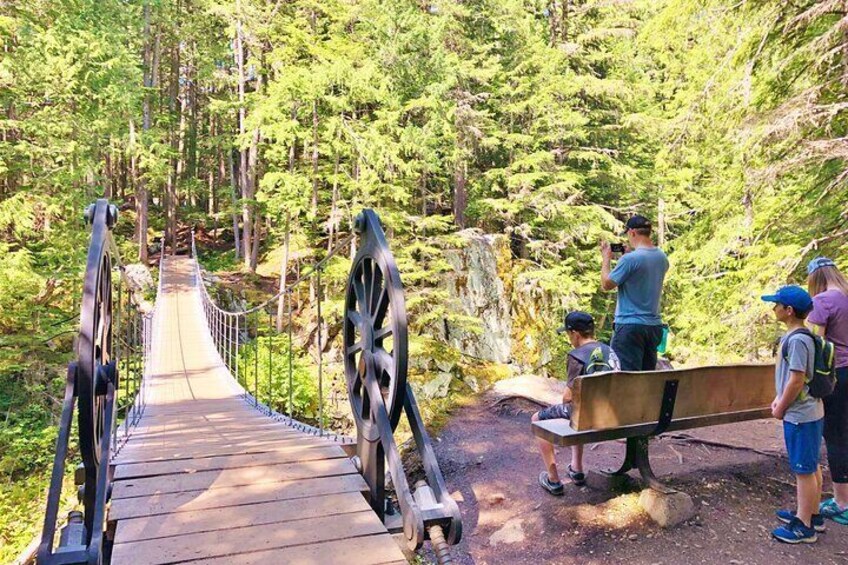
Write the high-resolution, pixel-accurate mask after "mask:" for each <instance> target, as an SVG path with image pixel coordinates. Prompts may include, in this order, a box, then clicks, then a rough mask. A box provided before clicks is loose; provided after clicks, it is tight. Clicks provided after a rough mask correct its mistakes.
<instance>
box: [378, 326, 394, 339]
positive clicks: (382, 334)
mask: <svg viewBox="0 0 848 565" xmlns="http://www.w3.org/2000/svg"><path fill="white" fill-rule="evenodd" d="M390 335H392V327H391V326H386V327H385V328H380V329H379V330H375V331H374V341H377V340H379V339H383V338H384V337H386V336H390Z"/></svg>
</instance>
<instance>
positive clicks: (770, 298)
mask: <svg viewBox="0 0 848 565" xmlns="http://www.w3.org/2000/svg"><path fill="white" fill-rule="evenodd" d="M762 299H763V301H764V302H777V303H778V304H783V305H784V306H791V307H792V309H793V310H795V311H796V312H798V313H799V314H804V313H806V312H809V311H810V310H812V309H813V299H812V298H810V293H808V292H807V291H806V290H804V289H803V288H801V287H800V286H798V285H794V284H790V285H787V286H782V287H780V288H779V289H778V291H777V292H775V293H774V294H765V295H763V297H762Z"/></svg>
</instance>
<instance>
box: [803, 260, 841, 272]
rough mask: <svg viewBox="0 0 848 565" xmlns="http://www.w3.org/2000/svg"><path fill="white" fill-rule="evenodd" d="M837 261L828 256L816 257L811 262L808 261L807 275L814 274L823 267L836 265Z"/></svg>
mask: <svg viewBox="0 0 848 565" xmlns="http://www.w3.org/2000/svg"><path fill="white" fill-rule="evenodd" d="M835 266H836V263H834V262H833V259H828V258H827V257H816V258H815V259H813V260H812V261H810V262H809V263H807V276H810V275H812V274H813V273H814V272H816V271H817V270H819V269H821V268H822V267H835Z"/></svg>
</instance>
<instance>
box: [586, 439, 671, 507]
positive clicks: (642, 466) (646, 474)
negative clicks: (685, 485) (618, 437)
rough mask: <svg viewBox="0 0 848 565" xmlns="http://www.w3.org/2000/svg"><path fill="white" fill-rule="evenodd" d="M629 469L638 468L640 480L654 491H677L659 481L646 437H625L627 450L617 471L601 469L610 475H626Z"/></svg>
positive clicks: (667, 492)
mask: <svg viewBox="0 0 848 565" xmlns="http://www.w3.org/2000/svg"><path fill="white" fill-rule="evenodd" d="M631 469H638V470H639V474H640V475H641V476H642V480H643V481H644V482H645V484H646V485H648V486H649V487H651V488H652V489H654V490H655V491H658V492H661V493H663V494H671V493H673V492H677V491H676V490H675V489H673V488H671V487H670V486H668V485H666V484H665V483H663V482H662V481H660V480H659V479H658V478H657V476H656V475H654V470H653V469H651V460H650V457H649V456H648V438H647V437H644V436H642V437H629V438H627V450H626V451H625V452H624V462H622V464H621V467H619V469H618V470H617V471H612V470H609V471H602V472H603V473H604V474H606V475H610V476H612V477H620V476H622V475H626V474H627V472H628V471H630V470H631Z"/></svg>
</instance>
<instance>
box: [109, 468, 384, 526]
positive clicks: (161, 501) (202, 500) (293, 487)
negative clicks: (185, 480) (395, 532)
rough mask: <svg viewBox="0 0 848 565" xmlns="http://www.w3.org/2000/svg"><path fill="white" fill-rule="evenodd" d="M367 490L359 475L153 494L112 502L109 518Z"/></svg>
mask: <svg viewBox="0 0 848 565" xmlns="http://www.w3.org/2000/svg"><path fill="white" fill-rule="evenodd" d="M367 489H368V487H367V485H366V484H365V481H364V480H363V479H362V477H361V476H359V475H342V476H340V477H331V478H322V479H301V480H295V481H287V482H282V483H265V484H259V485H247V486H239V487H225V488H219V489H210V490H205V491H189V492H180V493H169V494H157V495H153V496H143V497H138V498H123V499H119V500H116V501H114V502H113V503H112V506H111V509H110V511H109V519H110V520H123V519H126V518H137V517H140V516H153V515H156V514H168V513H170V512H189V511H192V510H203V509H208V508H226V507H228V506H239V505H243V504H256V503H258V502H271V501H275V500H289V499H293V498H307V497H311V496H320V495H324V494H336V493H342V492H363V491H365V490H367Z"/></svg>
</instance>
